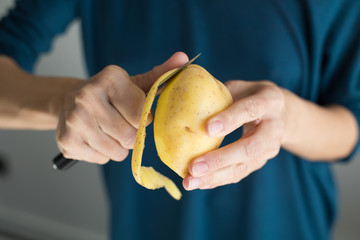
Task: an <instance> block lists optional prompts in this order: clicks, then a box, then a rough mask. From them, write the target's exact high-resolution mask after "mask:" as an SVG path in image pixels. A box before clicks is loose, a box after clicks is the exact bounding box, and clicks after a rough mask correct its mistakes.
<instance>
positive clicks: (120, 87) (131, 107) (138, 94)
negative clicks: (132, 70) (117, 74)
mask: <svg viewBox="0 0 360 240" xmlns="http://www.w3.org/2000/svg"><path fill="white" fill-rule="evenodd" d="M107 93H108V96H109V98H108V102H109V103H110V104H111V105H112V106H114V108H115V109H116V110H117V112H118V114H119V115H121V116H122V117H123V118H124V119H125V120H126V121H127V122H128V123H129V124H130V125H132V126H133V127H134V128H136V129H137V128H139V124H140V117H141V111H142V108H143V105H144V102H145V93H144V92H143V91H142V90H141V89H140V88H139V87H137V86H136V85H135V84H134V83H133V82H132V81H130V79H128V80H126V79H124V80H123V81H118V82H116V83H113V84H112V85H111V86H110V87H109V88H108V90H107Z"/></svg>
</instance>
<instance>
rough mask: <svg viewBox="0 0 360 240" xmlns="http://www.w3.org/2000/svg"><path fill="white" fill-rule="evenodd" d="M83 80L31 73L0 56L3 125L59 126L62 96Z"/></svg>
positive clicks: (0, 108) (5, 126)
mask: <svg viewBox="0 0 360 240" xmlns="http://www.w3.org/2000/svg"><path fill="white" fill-rule="evenodd" d="M80 83H81V80H79V79H73V78H59V77H39V76H34V75H31V74H28V73H26V72H24V71H23V70H22V69H21V68H20V67H19V66H18V65H17V64H16V63H15V62H14V61H12V60H11V59H10V58H8V57H6V56H0V86H1V87H0V128H11V129H55V128H56V125H57V121H58V112H59V108H60V107H61V102H62V99H63V98H64V96H65V95H66V94H68V93H69V91H72V90H73V89H75V88H76V87H77V86H78V85H79V84H80Z"/></svg>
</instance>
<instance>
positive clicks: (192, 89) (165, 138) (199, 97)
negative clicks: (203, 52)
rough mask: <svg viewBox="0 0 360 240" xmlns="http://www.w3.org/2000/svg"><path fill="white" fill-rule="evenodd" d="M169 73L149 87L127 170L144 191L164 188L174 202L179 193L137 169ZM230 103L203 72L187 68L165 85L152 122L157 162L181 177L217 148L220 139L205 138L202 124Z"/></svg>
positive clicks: (170, 184) (223, 89)
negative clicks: (154, 105)
mask: <svg viewBox="0 0 360 240" xmlns="http://www.w3.org/2000/svg"><path fill="white" fill-rule="evenodd" d="M173 71H175V70H171V71H169V72H167V73H165V74H164V75H162V76H161V77H160V78H159V79H158V80H157V81H156V82H155V83H154V85H153V86H152V87H151V89H150V91H149V93H148V95H147V97H146V100H145V103H144V108H143V111H142V114H141V119H140V126H139V130H138V132H137V136H136V140H135V144H134V150H133V155H132V161H131V167H132V173H133V176H134V178H135V180H136V181H137V182H138V183H139V184H140V185H142V186H144V187H146V188H148V189H157V188H161V187H165V189H166V190H167V191H168V192H169V194H170V195H171V196H172V197H174V198H175V199H177V200H179V199H180V198H181V192H180V191H179V189H178V188H177V187H176V185H175V184H174V183H173V182H172V181H171V180H170V179H169V178H167V177H165V176H163V175H161V174H160V173H158V172H157V171H155V170H154V169H153V168H152V167H144V166H141V161H142V153H143V150H144V144H145V135H146V131H145V130H146V123H147V119H148V115H149V113H150V109H151V106H152V103H153V101H154V98H155V95H156V92H157V90H158V87H159V85H160V84H162V83H163V82H164V79H166V77H167V76H169V74H171V73H172V72H173ZM231 103H232V97H231V94H230V92H229V91H228V89H227V88H226V87H225V86H224V85H223V84H222V83H221V82H219V81H218V80H216V79H215V78H214V77H213V76H211V74H209V73H208V72H207V71H206V70H205V69H204V68H202V67H200V66H198V65H189V66H188V67H187V68H185V69H184V70H183V71H182V72H180V73H179V74H178V75H177V76H176V77H174V78H173V79H172V80H170V81H169V82H168V84H167V85H166V87H165V88H164V90H163V92H162V93H161V94H160V97H159V100H158V103H157V108H156V112H155V119H154V137H155V144H156V149H157V151H158V154H159V156H160V159H161V160H162V161H163V162H164V163H165V164H166V165H167V166H169V167H170V168H171V169H172V170H173V171H175V172H176V173H177V174H179V175H180V176H181V177H185V176H186V175H187V173H188V167H189V163H190V162H191V161H192V160H193V159H194V158H196V157H198V156H200V155H202V154H204V153H206V152H209V151H211V150H214V149H216V148H218V147H219V145H220V144H221V142H222V140H223V138H211V137H208V136H207V134H206V132H205V123H206V121H207V119H209V118H210V117H211V116H213V115H214V114H216V113H218V112H220V111H222V110H224V109H226V108H227V107H228V106H229V105H230V104H231Z"/></svg>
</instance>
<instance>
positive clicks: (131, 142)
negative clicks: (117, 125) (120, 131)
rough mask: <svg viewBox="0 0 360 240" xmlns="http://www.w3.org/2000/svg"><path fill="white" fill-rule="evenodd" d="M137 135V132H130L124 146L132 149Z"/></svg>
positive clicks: (125, 138) (125, 137)
mask: <svg viewBox="0 0 360 240" xmlns="http://www.w3.org/2000/svg"><path fill="white" fill-rule="evenodd" d="M135 138H136V133H135V131H129V132H128V133H127V134H126V135H125V136H124V140H123V141H122V145H123V146H124V147H125V148H127V149H132V148H133V146H134V143H135Z"/></svg>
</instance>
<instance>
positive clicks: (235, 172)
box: [231, 163, 247, 183]
mask: <svg viewBox="0 0 360 240" xmlns="http://www.w3.org/2000/svg"><path fill="white" fill-rule="evenodd" d="M246 170H247V165H246V164H244V163H239V164H236V165H233V166H232V181H231V183H238V182H240V180H241V179H242V177H241V176H243V175H244V172H245V171H246Z"/></svg>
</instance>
